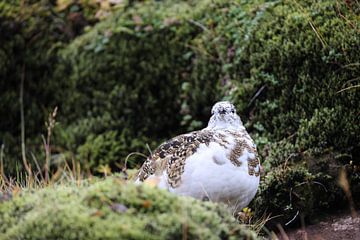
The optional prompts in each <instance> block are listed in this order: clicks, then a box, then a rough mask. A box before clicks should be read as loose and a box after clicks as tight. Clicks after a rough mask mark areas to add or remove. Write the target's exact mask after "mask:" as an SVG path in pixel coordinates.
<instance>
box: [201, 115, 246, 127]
mask: <svg viewBox="0 0 360 240" xmlns="http://www.w3.org/2000/svg"><path fill="white" fill-rule="evenodd" d="M205 129H207V130H221V129H229V130H230V129H233V130H242V129H245V128H244V126H243V124H242V122H241V120H240V117H239V116H236V115H235V116H221V115H213V116H211V118H210V120H209V123H208V126H207V127H206V128H205Z"/></svg>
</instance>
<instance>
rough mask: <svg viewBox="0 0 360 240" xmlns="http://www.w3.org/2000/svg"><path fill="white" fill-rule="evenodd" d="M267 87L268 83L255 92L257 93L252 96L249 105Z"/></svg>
mask: <svg viewBox="0 0 360 240" xmlns="http://www.w3.org/2000/svg"><path fill="white" fill-rule="evenodd" d="M265 87H266V85H263V86H262V87H261V88H260V89H259V90H258V91H257V92H256V93H255V95H254V96H253V97H252V98H251V100H250V102H249V104H248V106H250V105H251V104H252V103H253V101H254V100H255V99H256V98H257V97H258V96H259V95H260V93H261V92H262V91H263V90H264V89H265Z"/></svg>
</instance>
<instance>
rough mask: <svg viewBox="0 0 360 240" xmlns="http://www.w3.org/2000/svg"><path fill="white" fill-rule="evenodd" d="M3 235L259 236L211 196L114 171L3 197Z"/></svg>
mask: <svg viewBox="0 0 360 240" xmlns="http://www.w3.org/2000/svg"><path fill="white" fill-rule="evenodd" d="M0 238H1V239H104V238H105V239H182V238H187V239H257V237H256V234H255V233H254V232H252V231H250V230H248V229H246V228H245V227H244V226H242V225H240V224H239V223H238V222H237V221H236V220H235V219H234V218H233V217H232V215H231V213H229V212H228V210H226V209H225V208H224V206H221V205H217V204H213V203H210V202H201V201H198V200H195V199H192V198H185V197H177V196H175V195H173V194H171V193H168V192H165V191H162V190H159V189H155V188H151V187H148V186H144V185H141V186H136V185H134V184H132V183H127V182H125V181H124V180H122V178H120V177H109V178H107V179H105V180H96V181H93V182H91V183H83V184H82V186H76V185H73V186H71V185H69V186H52V187H47V188H45V189H41V190H38V191H32V190H28V191H24V192H22V193H20V194H19V195H18V196H15V197H14V198H13V199H12V200H11V201H5V202H1V203H0Z"/></svg>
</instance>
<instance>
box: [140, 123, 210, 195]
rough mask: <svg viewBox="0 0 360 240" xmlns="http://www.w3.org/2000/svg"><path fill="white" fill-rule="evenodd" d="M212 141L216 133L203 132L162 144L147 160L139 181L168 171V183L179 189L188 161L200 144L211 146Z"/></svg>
mask: <svg viewBox="0 0 360 240" xmlns="http://www.w3.org/2000/svg"><path fill="white" fill-rule="evenodd" d="M212 141H214V132H213V131H209V130H201V131H194V132H191V133H188V134H183V135H179V136H177V137H174V138H172V139H170V140H168V141H166V142H164V143H162V144H161V145H160V146H159V147H158V148H157V149H156V150H155V151H154V153H153V154H152V155H151V156H149V157H148V158H147V159H146V161H145V162H144V164H143V166H142V167H141V169H140V172H139V175H138V179H139V180H140V181H144V180H145V179H147V178H148V177H149V176H150V175H153V174H155V175H161V174H162V173H163V171H164V170H166V172H167V175H168V183H169V184H170V186H171V187H173V188H175V187H177V186H178V185H179V183H180V179H181V175H182V173H183V172H184V167H185V162H186V159H187V158H188V157H190V156H191V155H193V154H194V153H195V152H196V151H197V149H198V148H199V146H200V144H205V145H207V146H209V144H210V142H212Z"/></svg>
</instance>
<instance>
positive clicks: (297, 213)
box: [285, 210, 299, 226]
mask: <svg viewBox="0 0 360 240" xmlns="http://www.w3.org/2000/svg"><path fill="white" fill-rule="evenodd" d="M298 215H299V210H297V212H296V214H295V216H294V217H293V218H292V219H291V220H290V221H288V222H287V223H285V226H287V225H289V224H290V223H292V222H293V221H294V220H295V219H296V217H297V216H298Z"/></svg>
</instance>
